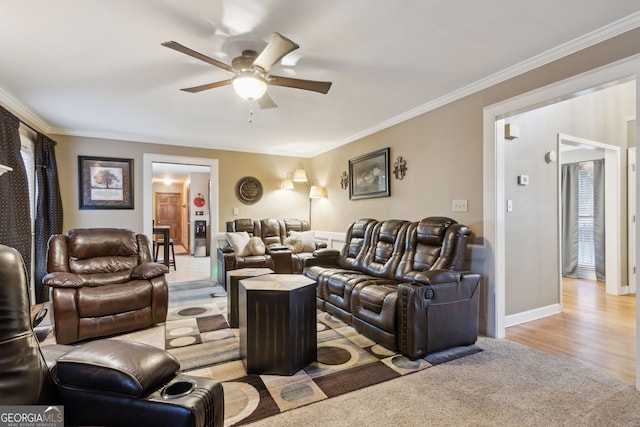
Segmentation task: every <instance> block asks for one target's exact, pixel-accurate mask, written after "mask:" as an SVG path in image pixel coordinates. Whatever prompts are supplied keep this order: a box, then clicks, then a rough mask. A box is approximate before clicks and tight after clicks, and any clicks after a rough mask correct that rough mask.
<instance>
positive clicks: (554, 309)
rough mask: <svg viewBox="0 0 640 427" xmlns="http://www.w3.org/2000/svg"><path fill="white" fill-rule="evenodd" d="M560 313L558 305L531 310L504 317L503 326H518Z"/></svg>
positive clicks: (560, 309)
mask: <svg viewBox="0 0 640 427" xmlns="http://www.w3.org/2000/svg"><path fill="white" fill-rule="evenodd" d="M561 312H562V308H561V307H560V304H551V305H548V306H546V307H540V308H534V309H533V310H528V311H523V312H521V313H516V314H510V315H508V316H505V317H504V326H505V328H508V327H509V326H515V325H519V324H521V323H526V322H531V321H532V320H537V319H542V318H543V317H548V316H553V315H554V314H559V313H561Z"/></svg>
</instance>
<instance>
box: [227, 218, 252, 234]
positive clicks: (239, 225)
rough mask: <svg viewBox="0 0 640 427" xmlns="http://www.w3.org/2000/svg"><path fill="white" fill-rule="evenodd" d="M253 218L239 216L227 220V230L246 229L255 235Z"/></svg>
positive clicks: (238, 230)
mask: <svg viewBox="0 0 640 427" xmlns="http://www.w3.org/2000/svg"><path fill="white" fill-rule="evenodd" d="M253 225H254V224H253V220H252V219H251V218H238V219H235V220H233V221H228V222H227V231H237V232H240V231H245V232H247V233H249V234H250V235H253Z"/></svg>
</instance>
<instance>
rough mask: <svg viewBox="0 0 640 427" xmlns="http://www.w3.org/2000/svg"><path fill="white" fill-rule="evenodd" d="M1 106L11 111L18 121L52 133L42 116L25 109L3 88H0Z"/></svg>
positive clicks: (43, 131) (46, 132)
mask: <svg viewBox="0 0 640 427" xmlns="http://www.w3.org/2000/svg"><path fill="white" fill-rule="evenodd" d="M0 104H1V105H2V106H3V107H5V108H6V109H7V110H9V111H11V113H13V114H14V115H15V116H16V117H18V119H20V120H21V121H22V122H24V123H26V124H27V125H29V126H31V127H32V128H35V129H37V130H38V131H39V132H42V133H45V134H49V133H50V131H51V126H49V124H48V123H47V122H45V121H44V120H42V118H40V116H38V115H37V114H35V113H34V112H33V111H31V110H30V109H28V108H27V107H25V106H24V105H23V104H22V103H20V102H18V101H17V100H16V99H15V98H14V97H12V96H11V95H9V94H8V93H7V92H5V91H4V90H3V89H2V88H0Z"/></svg>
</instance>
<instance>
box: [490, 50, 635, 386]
mask: <svg viewBox="0 0 640 427" xmlns="http://www.w3.org/2000/svg"><path fill="white" fill-rule="evenodd" d="M638 76H640V55H634V56H631V57H629V58H625V59H623V60H620V61H616V62H614V63H611V64H608V65H606V66H604V67H600V68H597V69H594V70H591V71H589V72H586V73H583V74H580V75H577V76H574V77H572V78H569V79H566V80H563V81H560V82H557V83H555V84H552V85H549V86H546V87H544V88H540V89H538V90H534V91H532V92H528V93H526V94H523V95H520V96H517V97H514V98H511V99H508V100H505V101H502V102H499V103H497V104H493V105H490V106H487V107H485V108H484V112H483V129H484V131H483V194H484V197H483V227H484V228H483V231H484V240H485V241H484V246H485V248H486V250H487V252H488V253H487V257H486V258H487V262H485V264H484V266H483V267H484V268H483V273H484V276H485V280H486V295H487V318H486V322H487V323H486V333H487V335H489V336H491V337H496V338H504V337H505V292H506V289H505V287H506V283H505V271H506V262H505V259H506V258H505V241H506V239H505V234H506V231H505V230H506V227H505V212H506V209H505V206H506V197H505V188H504V183H505V156H504V146H503V145H504V127H501V126H497V123H498V122H499V121H503V119H504V118H505V117H508V116H510V115H513V114H515V113H516V112H524V111H528V110H532V109H534V108H538V107H540V106H542V105H545V104H552V103H554V102H558V101H559V100H562V99H567V98H568V97H572V96H576V95H579V94H580V93H581V92H583V91H585V90H591V89H592V88H594V87H598V86H601V85H603V84H606V83H609V82H612V81H616V80H618V81H619V80H624V79H635V80H636V82H638V80H639V79H638ZM636 111H640V84H636ZM639 128H640V124H639V123H638V122H636V132H638V130H639ZM637 134H639V133H637ZM637 177H638V174H636V179H638V178H637ZM636 184H637V181H636ZM638 189H640V186H638V185H636V191H638ZM639 199H640V198H638V197H637V193H636V203H638V200H639ZM636 208H637V205H636ZM636 244H637V243H636ZM638 257H640V251H638V248H637V246H636V265H640V263H639V262H638V261H639V260H638ZM637 275H638V272H637V271H636V281H637V278H638V276H637ZM636 331H637V332H636V334H637V335H636V336H637V339H636V351H637V354H638V355H640V304H636ZM636 372H640V357H637V358H636ZM636 389H638V390H640V375H637V376H636Z"/></svg>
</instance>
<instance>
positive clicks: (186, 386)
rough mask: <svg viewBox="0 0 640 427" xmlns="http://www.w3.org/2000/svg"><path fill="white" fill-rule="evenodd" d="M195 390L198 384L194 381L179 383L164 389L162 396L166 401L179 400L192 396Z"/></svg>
mask: <svg viewBox="0 0 640 427" xmlns="http://www.w3.org/2000/svg"><path fill="white" fill-rule="evenodd" d="M195 388H196V383H194V382H192V381H178V382H175V383H173V384H169V385H168V386H166V387H165V388H163V389H162V391H161V392H160V394H161V396H162V397H163V398H165V399H177V398H179V397H183V396H186V395H188V394H190V393H191V392H192V391H193V390H195Z"/></svg>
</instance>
